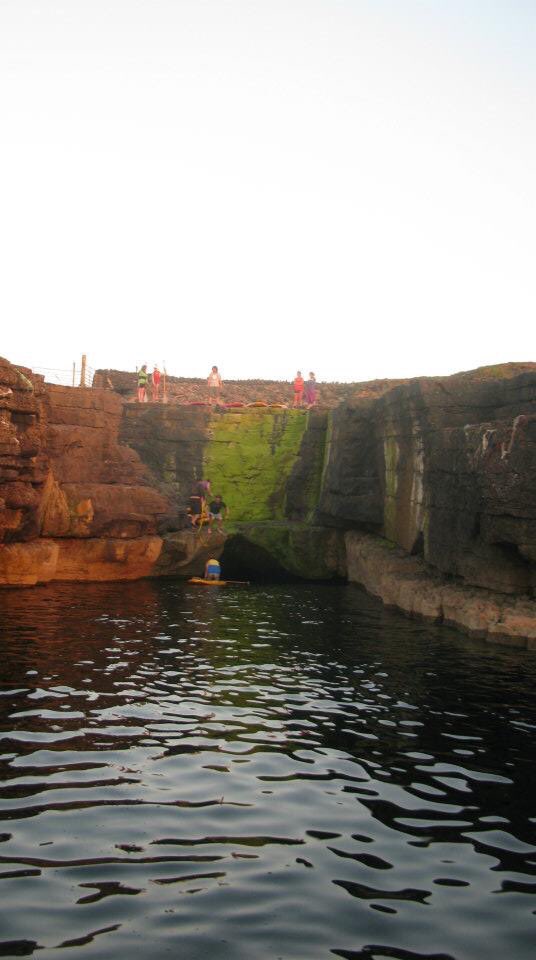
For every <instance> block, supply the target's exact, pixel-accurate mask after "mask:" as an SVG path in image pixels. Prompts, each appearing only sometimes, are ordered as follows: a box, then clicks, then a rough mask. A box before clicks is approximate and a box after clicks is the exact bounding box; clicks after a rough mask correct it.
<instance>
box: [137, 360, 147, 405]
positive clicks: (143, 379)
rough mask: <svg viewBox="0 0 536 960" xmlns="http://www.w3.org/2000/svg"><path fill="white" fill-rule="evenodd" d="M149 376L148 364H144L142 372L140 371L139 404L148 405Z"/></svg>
mask: <svg viewBox="0 0 536 960" xmlns="http://www.w3.org/2000/svg"><path fill="white" fill-rule="evenodd" d="M148 380H149V374H148V373H147V364H146V363H144V364H143V367H142V368H141V370H138V403H147V382H148Z"/></svg>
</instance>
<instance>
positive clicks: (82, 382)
mask: <svg viewBox="0 0 536 960" xmlns="http://www.w3.org/2000/svg"><path fill="white" fill-rule="evenodd" d="M86 363H87V358H86V355H85V353H83V354H82V367H81V369H80V386H81V387H85V385H86Z"/></svg>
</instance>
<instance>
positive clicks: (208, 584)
mask: <svg viewBox="0 0 536 960" xmlns="http://www.w3.org/2000/svg"><path fill="white" fill-rule="evenodd" d="M188 583H199V584H201V585H202V586H203V587H224V586H225V584H226V583H227V580H204V579H203V577H191V578H190V579H189V580H188Z"/></svg>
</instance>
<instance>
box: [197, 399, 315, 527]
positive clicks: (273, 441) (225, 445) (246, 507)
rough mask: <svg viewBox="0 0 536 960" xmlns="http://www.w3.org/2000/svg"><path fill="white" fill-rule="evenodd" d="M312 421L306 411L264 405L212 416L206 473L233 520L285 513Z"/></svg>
mask: <svg viewBox="0 0 536 960" xmlns="http://www.w3.org/2000/svg"><path fill="white" fill-rule="evenodd" d="M306 423H307V417H306V416H305V415H304V413H303V412H302V411H300V410H269V409H265V408H259V409H252V410H237V411H228V412H226V413H215V414H214V415H213V416H212V417H211V420H210V424H209V440H208V444H207V446H206V448H205V455H204V474H205V476H206V477H209V478H210V479H211V481H212V490H213V492H214V493H221V495H222V496H223V499H224V501H225V503H226V504H227V506H228V507H229V511H230V515H231V518H232V519H233V520H235V521H241V520H248V521H259V520H282V519H283V518H284V515H285V498H286V485H287V481H288V478H289V476H290V474H291V472H292V468H293V466H294V464H295V462H296V458H297V456H298V453H299V450H300V445H301V442H302V438H303V434H304V432H305V428H306Z"/></svg>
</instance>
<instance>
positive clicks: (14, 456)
mask: <svg viewBox="0 0 536 960" xmlns="http://www.w3.org/2000/svg"><path fill="white" fill-rule="evenodd" d="M121 417H122V403H121V401H120V400H119V398H117V397H115V396H114V395H113V394H111V393H109V392H106V391H97V390H84V389H78V388H76V389H73V388H70V387H56V386H47V387H46V389H45V388H44V386H43V383H42V380H41V379H40V378H36V377H34V376H33V375H32V374H31V372H30V371H27V370H26V371H25V370H22V369H19V368H16V367H13V366H12V365H11V364H8V363H7V361H0V418H1V419H0V484H1V485H0V497H1V498H2V504H3V509H0V544H1V546H0V583H3V584H4V585H8V586H28V585H32V584H35V583H44V582H47V581H50V580H109V579H119V580H121V579H137V578H138V577H142V576H147V575H148V574H149V573H151V571H152V570H153V568H154V565H155V563H156V560H157V559H158V557H159V555H160V552H161V549H162V537H161V536H160V535H159V525H160V523H161V522H162V520H163V519H164V518H166V517H167V516H168V515H169V514H170V512H171V511H172V505H171V504H170V502H169V501H168V500H167V499H166V498H165V496H164V495H163V494H162V493H161V492H160V491H159V490H158V489H157V488H156V483H155V479H154V478H153V477H152V475H151V473H150V470H149V469H148V467H147V466H146V465H145V464H144V463H143V462H142V461H141V460H140V458H139V457H138V455H137V454H136V453H135V452H134V451H133V450H131V449H129V448H128V447H127V446H125V445H123V444H120V443H119V441H118V429H119V423H120V420H121Z"/></svg>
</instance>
